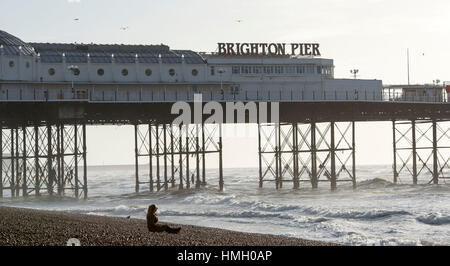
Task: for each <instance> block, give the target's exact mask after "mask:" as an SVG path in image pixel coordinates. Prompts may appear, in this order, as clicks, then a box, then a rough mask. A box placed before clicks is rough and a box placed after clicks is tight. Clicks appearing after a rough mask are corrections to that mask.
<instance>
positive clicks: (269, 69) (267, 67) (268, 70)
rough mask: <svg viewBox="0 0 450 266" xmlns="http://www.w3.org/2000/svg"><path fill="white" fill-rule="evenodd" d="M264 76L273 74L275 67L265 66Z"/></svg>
mask: <svg viewBox="0 0 450 266" xmlns="http://www.w3.org/2000/svg"><path fill="white" fill-rule="evenodd" d="M264 74H273V66H265V67H264Z"/></svg>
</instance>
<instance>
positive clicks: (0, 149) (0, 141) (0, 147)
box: [0, 126, 3, 198]
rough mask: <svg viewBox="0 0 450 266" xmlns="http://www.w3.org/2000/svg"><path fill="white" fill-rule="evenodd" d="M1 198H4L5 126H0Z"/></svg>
mask: <svg viewBox="0 0 450 266" xmlns="http://www.w3.org/2000/svg"><path fill="white" fill-rule="evenodd" d="M0 198H3V126H0Z"/></svg>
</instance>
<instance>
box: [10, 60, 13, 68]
mask: <svg viewBox="0 0 450 266" xmlns="http://www.w3.org/2000/svg"><path fill="white" fill-rule="evenodd" d="M9 67H11V68H13V67H14V61H12V60H11V61H9Z"/></svg>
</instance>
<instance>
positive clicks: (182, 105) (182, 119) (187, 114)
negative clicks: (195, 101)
mask: <svg viewBox="0 0 450 266" xmlns="http://www.w3.org/2000/svg"><path fill="white" fill-rule="evenodd" d="M180 112H183V113H182V114H181V115H180ZM171 114H173V115H179V116H178V117H177V118H175V120H173V122H172V125H174V126H179V125H181V124H183V125H189V124H191V106H190V105H189V104H188V103H187V102H176V103H175V104H174V105H172V110H171Z"/></svg>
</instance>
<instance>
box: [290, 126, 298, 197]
mask: <svg viewBox="0 0 450 266" xmlns="http://www.w3.org/2000/svg"><path fill="white" fill-rule="evenodd" d="M292 128H293V132H292V143H293V160H294V162H293V163H294V169H293V171H294V179H293V181H294V189H299V188H300V180H299V177H298V124H297V123H294V124H293V125H292Z"/></svg>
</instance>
